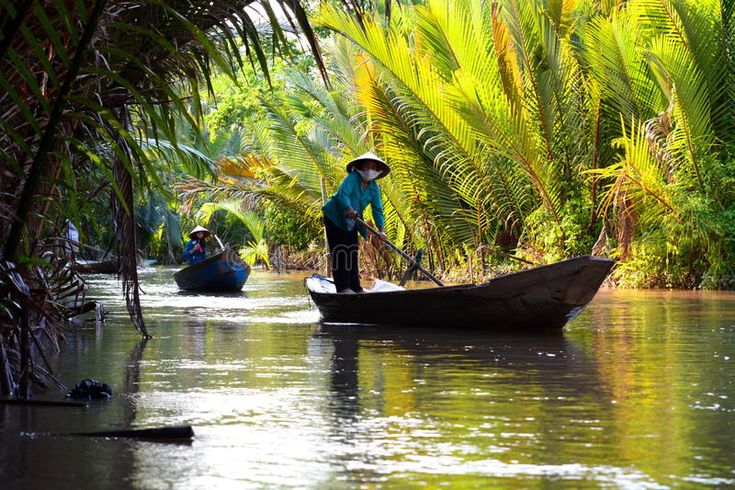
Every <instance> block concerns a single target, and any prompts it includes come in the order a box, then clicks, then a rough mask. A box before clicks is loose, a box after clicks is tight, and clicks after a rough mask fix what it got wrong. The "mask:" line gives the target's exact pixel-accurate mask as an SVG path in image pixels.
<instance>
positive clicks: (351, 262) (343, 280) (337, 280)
mask: <svg viewBox="0 0 735 490" xmlns="http://www.w3.org/2000/svg"><path fill="white" fill-rule="evenodd" d="M324 227H325V228H326V230H327V243H328V244H329V255H330V256H331V258H332V277H333V278H334V286H335V287H336V288H337V292H340V291H342V290H343V289H352V290H353V291H354V292H356V293H359V292H360V291H362V286H360V267H359V264H358V263H357V250H358V248H359V246H358V244H357V228H355V229H354V230H352V231H345V230H343V229H342V228H340V227H338V226H337V225H335V224H334V223H332V220H330V219H329V218H327V217H326V216H325V217H324Z"/></svg>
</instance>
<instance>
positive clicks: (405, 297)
mask: <svg viewBox="0 0 735 490" xmlns="http://www.w3.org/2000/svg"><path fill="white" fill-rule="evenodd" d="M612 265H613V261H612V260H610V259H606V258H601V257H589V256H584V257H577V258H574V259H569V260H565V261H562V262H557V263H555V264H551V265H545V266H541V267H536V268H534V269H529V270H525V271H521V272H516V273H514V274H508V275H506V276H502V277H498V278H496V279H493V280H492V281H490V282H487V283H485V284H480V285H474V284H463V285H459V286H445V287H437V288H429V289H412V290H408V289H403V288H401V287H400V286H396V285H393V284H390V283H385V282H382V281H376V286H377V287H375V288H373V290H371V291H370V292H367V293H363V294H337V293H336V292H335V290H334V284H332V283H331V281H330V280H329V279H326V278H324V277H323V276H312V277H310V278H307V279H306V288H307V290H308V291H309V294H310V295H311V298H312V299H313V300H314V303H315V304H316V306H317V307H318V308H319V312H320V313H321V317H322V321H323V322H325V323H357V324H366V325H385V324H390V325H412V326H431V327H450V328H458V329H459V328H464V329H481V330H501V331H502V330H505V331H513V330H536V331H546V330H559V329H561V328H562V327H564V325H566V324H567V322H569V321H570V320H572V319H573V318H574V317H575V316H577V315H578V314H579V312H580V311H581V310H582V308H583V307H584V306H585V305H586V304H587V303H589V301H590V300H591V299H592V297H593V296H594V295H595V293H596V292H597V290H598V289H599V287H600V285H601V284H602V282H603V281H604V280H605V278H606V277H607V275H608V273H609V272H610V268H611V267H612Z"/></svg>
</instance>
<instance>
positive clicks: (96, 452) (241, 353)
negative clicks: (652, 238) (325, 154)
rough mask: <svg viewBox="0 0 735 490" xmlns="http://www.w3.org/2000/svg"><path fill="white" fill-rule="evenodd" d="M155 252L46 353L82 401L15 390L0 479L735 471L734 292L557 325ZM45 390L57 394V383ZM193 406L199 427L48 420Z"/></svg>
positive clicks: (4, 428) (610, 302)
mask: <svg viewBox="0 0 735 490" xmlns="http://www.w3.org/2000/svg"><path fill="white" fill-rule="evenodd" d="M172 273H173V269H166V268H146V269H142V270H141V277H142V281H143V289H144V290H145V293H146V294H145V296H144V297H143V303H144V310H145V315H146V319H147V322H148V328H149V329H150V331H151V333H152V334H153V335H154V336H155V338H154V339H153V340H151V341H149V342H147V343H146V344H143V343H140V342H139V337H138V336H137V334H136V332H135V331H134V330H133V329H132V327H131V326H130V323H129V322H128V320H127V318H126V316H125V313H124V307H123V304H122V301H121V295H120V292H119V291H120V288H119V285H118V283H117V282H116V280H115V279H114V278H111V277H106V276H92V277H90V279H89V283H90V286H91V287H92V290H93V293H94V296H95V297H97V298H99V299H101V300H102V301H104V302H105V305H106V307H107V309H108V310H110V312H111V313H110V315H109V318H108V321H107V322H106V324H105V325H104V326H103V327H101V328H97V327H95V325H94V323H88V324H86V325H85V326H84V327H83V328H78V329H76V330H73V331H70V332H69V333H68V338H67V342H66V343H65V344H64V345H63V346H62V348H61V350H60V352H58V353H55V354H52V355H51V358H50V362H51V363H52V365H53V366H54V368H55V369H56V372H57V374H58V376H59V377H60V378H61V379H62V380H63V381H64V382H65V383H66V384H68V385H69V386H70V387H71V386H73V385H74V384H75V383H77V382H79V381H80V380H82V379H84V378H88V377H90V378H97V379H100V380H102V381H104V382H106V383H108V384H110V385H111V387H112V389H113V391H114V393H115V396H114V398H113V399H112V400H111V401H109V402H99V403H94V404H92V405H91V406H90V407H88V408H86V409H78V408H29V407H18V406H3V405H0V488H3V489H9V488H12V489H16V488H18V489H21V488H22V489H36V488H38V489H41V488H43V489H46V490H48V489H52V488H141V489H160V488H177V489H178V488H186V489H189V488H217V489H228V488H330V489H331V488H358V487H360V488H397V489H407V488H419V487H421V488H423V487H428V488H438V487H447V488H556V487H566V488H599V487H608V488H669V487H675V488H696V487H722V488H724V487H733V486H735V437H734V436H735V294H730V293H681V292H650V291H649V292H631V291H605V290H603V291H601V292H600V293H599V294H598V295H597V297H596V298H595V299H594V301H593V302H592V303H591V304H590V305H589V306H588V308H587V309H586V310H585V311H584V312H583V313H582V314H581V315H580V316H579V317H578V318H577V319H575V320H574V321H573V322H572V323H571V324H570V325H569V326H568V327H567V328H566V329H565V331H564V333H563V334H560V335H552V336H531V337H529V336H514V335H503V336H498V335H491V334H478V333H473V332H468V331H463V330H462V329H461V327H462V324H461V318H458V319H457V325H447V329H446V330H419V329H396V328H390V329H379V328H364V327H341V328H340V327H330V328H326V327H323V326H320V325H319V324H318V323H317V321H318V313H317V311H316V310H315V308H314V307H313V305H311V304H310V302H309V299H308V297H307V295H306V293H305V290H304V287H303V276H299V275H277V274H272V273H268V272H263V271H254V272H253V274H252V276H251V278H250V279H249V280H248V283H247V284H246V285H245V288H244V291H243V292H242V293H241V294H234V295H224V296H223V295H220V296H214V295H192V294H182V293H180V292H178V291H177V289H176V286H175V284H174V283H173V280H172V277H171V275H172ZM61 396H62V393H61V392H58V391H51V392H49V393H46V394H44V397H46V398H53V397H57V398H58V397H61ZM180 424H190V425H192V426H193V427H194V431H195V434H196V435H195V438H194V440H193V441H192V442H191V443H187V444H171V443H155V442H145V441H131V440H123V439H102V438H97V439H90V438H82V437H76V436H61V435H49V434H54V433H60V432H73V431H92V430H104V429H109V428H126V427H133V428H144V427H155V426H164V425H180Z"/></svg>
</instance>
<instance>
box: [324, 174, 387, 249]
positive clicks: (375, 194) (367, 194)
mask: <svg viewBox="0 0 735 490" xmlns="http://www.w3.org/2000/svg"><path fill="white" fill-rule="evenodd" d="M368 204H370V205H371V206H372V209H373V219H374V220H375V225H376V226H377V227H378V229H380V230H382V229H383V228H384V227H385V217H384V216H383V201H382V198H381V195H380V186H378V184H377V183H376V182H375V181H374V180H373V181H371V182H370V183H369V184H368V185H367V186H366V187H365V188H364V189H363V188H362V179H361V178H360V174H358V173H357V172H350V173H349V174H348V175H347V177H345V179H344V180H343V181H342V183H341V184H340V185H339V189H337V192H335V193H334V195H333V196H332V197H330V198H329V200H328V201H327V202H326V203H325V204H324V206H323V207H322V211H324V215H325V216H326V217H327V218H329V219H330V220H331V221H332V223H334V224H335V225H337V227H339V228H341V229H343V230H345V231H349V229H350V226H349V223H348V219H347V218H346V217H345V213H347V210H348V209H349V208H352V209H354V210H355V211H357V214H358V215H360V217H362V212H363V210H364V209H365V208H366V207H367V205H368ZM358 230H359V231H360V234H361V235H362V237H363V238H367V231H366V230H365V228H364V227H362V226H359V227H358Z"/></svg>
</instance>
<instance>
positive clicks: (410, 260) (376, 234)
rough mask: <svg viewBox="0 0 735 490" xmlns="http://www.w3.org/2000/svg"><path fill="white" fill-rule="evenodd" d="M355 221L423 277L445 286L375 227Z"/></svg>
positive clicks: (360, 220) (358, 220)
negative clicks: (406, 261)
mask: <svg viewBox="0 0 735 490" xmlns="http://www.w3.org/2000/svg"><path fill="white" fill-rule="evenodd" d="M355 221H357V222H358V223H360V224H361V225H362V226H364V227H365V229H366V230H367V231H369V232H370V233H372V234H373V235H375V236H376V237H378V238H380V240H381V241H382V242H384V243H385V244H386V245H388V248H390V249H391V250H393V251H394V252H396V253H397V254H398V255H400V256H401V257H403V258H404V259H406V260H408V263H409V264H411V267H415V268H416V270H419V271H421V273H422V274H423V275H425V276H426V277H428V278H429V279H431V280H432V281H434V283H435V284H436V285H437V286H444V284H443V283H442V282H441V281H440V280H439V279H437V278H436V277H434V276H433V275H432V274H431V272H429V271H427V270H426V269H424V268H423V267H421V265H420V264H417V263H416V261H415V260H413V257H411V256H410V255H408V254H407V253H406V252H404V251H403V250H401V249H400V248H398V247H397V246H396V245H394V244H393V243H392V242H391V241H390V240H388V239H387V238H385V237H384V236H381V234H380V233H379V232H378V231H377V230H376V229H375V228H373V227H372V226H370V225H369V224H367V223H365V222H364V221H363V220H362V219H360V218H355Z"/></svg>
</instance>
